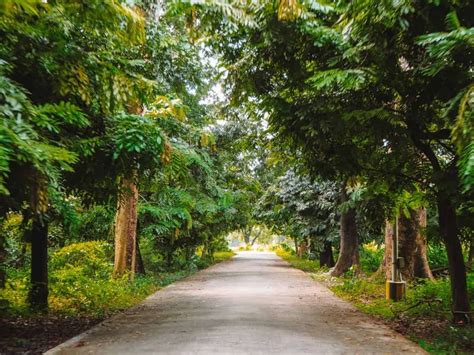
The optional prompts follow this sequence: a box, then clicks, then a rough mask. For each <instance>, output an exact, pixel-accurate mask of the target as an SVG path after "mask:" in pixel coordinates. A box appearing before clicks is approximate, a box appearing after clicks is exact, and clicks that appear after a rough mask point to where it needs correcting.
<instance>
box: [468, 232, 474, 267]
mask: <svg viewBox="0 0 474 355" xmlns="http://www.w3.org/2000/svg"><path fill="white" fill-rule="evenodd" d="M473 262H474V236H472V237H471V243H470V244H469V255H468V257H467V264H466V266H467V267H468V268H469V269H472V266H473Z"/></svg>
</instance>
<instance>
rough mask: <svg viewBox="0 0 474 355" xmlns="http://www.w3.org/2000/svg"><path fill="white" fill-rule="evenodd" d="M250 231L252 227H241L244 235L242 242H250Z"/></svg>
mask: <svg viewBox="0 0 474 355" xmlns="http://www.w3.org/2000/svg"><path fill="white" fill-rule="evenodd" d="M251 233H252V228H249V227H245V228H244V229H243V235H244V242H245V244H249V243H250V234H251Z"/></svg>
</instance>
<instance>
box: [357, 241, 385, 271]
mask: <svg viewBox="0 0 474 355" xmlns="http://www.w3.org/2000/svg"><path fill="white" fill-rule="evenodd" d="M383 256H384V248H383V247H381V246H380V245H378V244H376V243H375V242H370V243H367V244H363V245H362V248H361V250H360V266H361V268H362V270H363V271H365V272H369V273H370V272H374V271H377V270H378V268H379V267H380V263H381V262H382V259H383Z"/></svg>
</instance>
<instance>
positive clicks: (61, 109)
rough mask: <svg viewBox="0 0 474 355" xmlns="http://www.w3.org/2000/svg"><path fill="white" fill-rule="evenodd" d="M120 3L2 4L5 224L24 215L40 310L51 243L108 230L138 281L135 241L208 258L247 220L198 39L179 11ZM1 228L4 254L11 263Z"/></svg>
mask: <svg viewBox="0 0 474 355" xmlns="http://www.w3.org/2000/svg"><path fill="white" fill-rule="evenodd" d="M129 4H130V2H121V1H116V0H104V1H103V0H101V1H85V2H77V1H47V2H45V1H40V0H38V1H30V0H21V1H2V4H1V5H0V39H1V42H2V47H1V49H0V115H1V119H0V220H1V221H2V225H3V224H4V223H6V222H7V221H8V220H9V219H11V218H13V216H17V215H21V216H22V219H21V223H20V228H19V229H20V233H21V235H23V238H24V239H23V240H22V241H21V243H23V244H24V243H26V242H30V243H31V290H30V293H29V301H30V304H31V305H32V306H33V307H35V308H39V309H45V308H46V307H47V299H48V264H47V261H48V247H51V246H61V245H64V244H65V243H67V242H73V241H80V240H91V239H109V240H110V235H111V234H112V236H113V239H114V241H115V242H114V244H115V262H114V275H115V276H116V277H121V276H123V275H124V274H126V275H129V276H130V277H132V278H133V275H134V273H135V272H144V266H143V260H142V257H141V253H140V241H139V237H141V238H146V240H147V242H148V244H151V245H153V246H154V248H155V249H154V250H156V253H157V254H158V253H162V254H164V258H165V259H166V261H167V263H168V264H171V263H172V261H173V255H174V254H175V252H176V251H177V250H180V251H182V252H183V253H185V254H186V255H187V256H189V257H191V256H192V255H194V252H195V250H196V248H197V247H198V246H203V248H204V251H203V254H204V255H210V256H211V257H212V251H213V248H214V244H215V241H216V238H218V237H220V236H222V235H223V234H224V233H225V232H226V231H227V230H229V229H231V228H235V226H238V225H239V223H241V222H242V221H241V220H240V219H239V216H238V214H237V209H236V207H238V205H239V204H242V203H245V198H244V197H243V196H242V193H240V192H239V191H237V190H236V189H234V183H233V182H232V181H230V180H229V179H227V177H226V176H225V175H224V174H223V173H222V166H223V164H224V162H223V156H225V154H224V152H223V153H222V154H221V153H220V152H219V148H218V144H220V143H219V142H217V141H216V135H214V134H213V133H212V125H211V124H212V123H213V121H214V120H215V117H212V111H211V110H210V107H208V105H206V104H205V103H203V98H205V97H206V96H207V93H208V90H209V88H210V86H211V85H212V83H211V82H210V78H212V76H213V75H214V72H213V70H212V68H210V67H209V66H208V65H207V64H206V63H205V62H203V61H201V60H200V58H201V56H202V55H203V54H205V51H206V49H205V48H204V47H203V46H200V45H198V44H194V38H193V36H192V33H191V32H190V31H189V29H188V26H187V22H186V16H181V15H180V14H179V13H177V12H173V11H167V10H170V9H168V7H167V6H165V5H163V4H160V5H157V4H154V3H153V2H148V1H137V2H135V3H134V5H133V6H130V5H129ZM171 10H173V9H171ZM224 133H225V132H224ZM52 230H53V232H52ZM57 230H59V231H60V232H59V233H54V231H57ZM53 234H56V237H54V235H53ZM57 235H59V236H57ZM4 237H5V234H4V233H2V236H1V237H0V238H2V239H1V243H0V249H1V253H0V255H1V257H2V259H0V263H2V264H4V263H7V262H8V263H10V264H12V258H11V257H10V256H9V255H8V253H7V252H6V250H7V249H8V245H5V243H6V241H5V238H4ZM25 252H26V248H23V252H22V253H23V255H22V256H21V258H23V259H24V258H25V255H24V253H25ZM21 263H23V260H22V262H21ZM13 264H14V263H13ZM18 264H19V263H17V265H18ZM2 266H4V265H2ZM0 272H1V278H0V280H1V285H0V286H1V287H4V286H5V281H6V280H5V273H4V268H3V267H0Z"/></svg>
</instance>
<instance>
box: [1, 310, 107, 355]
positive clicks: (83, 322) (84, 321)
mask: <svg viewBox="0 0 474 355" xmlns="http://www.w3.org/2000/svg"><path fill="white" fill-rule="evenodd" d="M102 320H103V319H102V318H94V317H69V316H61V315H41V316H28V317H3V316H2V317H0V354H18V353H21V354H42V353H44V352H45V351H47V350H48V349H51V348H52V347H54V346H56V345H58V344H61V343H62V342H64V341H65V340H67V339H69V338H71V337H73V336H75V335H77V334H79V333H82V332H83V331H85V330H87V329H89V328H91V327H93V326H94V325H96V324H97V323H99V322H101V321H102Z"/></svg>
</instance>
